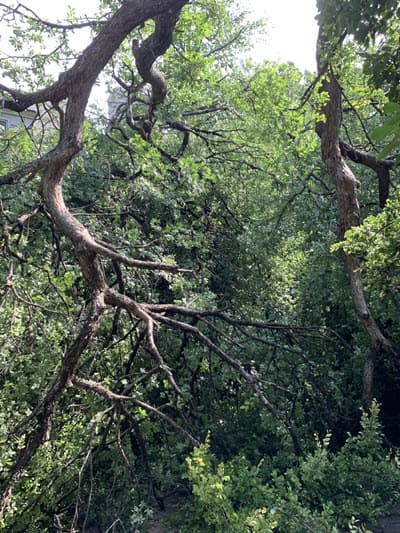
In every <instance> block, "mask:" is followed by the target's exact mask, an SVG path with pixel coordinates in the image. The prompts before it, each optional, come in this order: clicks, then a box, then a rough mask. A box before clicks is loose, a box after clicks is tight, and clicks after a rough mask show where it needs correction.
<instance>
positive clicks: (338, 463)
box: [184, 404, 400, 533]
mask: <svg viewBox="0 0 400 533" xmlns="http://www.w3.org/2000/svg"><path fill="white" fill-rule="evenodd" d="M378 414H379V409H378V406H377V404H373V406H372V408H371V412H370V414H366V413H363V414H362V417H361V431H360V433H359V434H358V435H356V436H351V435H349V437H348V439H347V441H346V443H345V445H344V446H343V447H342V449H341V450H339V451H338V452H337V453H332V452H330V451H329V435H328V436H327V437H326V438H325V439H323V441H318V440H317V445H316V449H315V451H314V452H313V453H310V454H308V455H306V456H305V457H303V458H302V459H301V460H300V461H299V463H298V465H296V466H293V467H291V468H289V469H287V470H286V471H285V472H284V473H283V474H279V473H277V472H273V474H272V476H271V478H270V479H269V480H265V479H262V475H261V469H260V468H259V466H257V467H254V466H251V465H250V464H249V463H248V462H247V461H246V460H245V459H244V458H236V459H235V460H233V461H230V462H229V463H226V464H224V463H219V464H217V461H216V459H215V457H214V456H213V455H212V453H211V452H210V442H209V439H207V441H206V443H205V444H204V445H202V446H200V447H199V448H196V449H195V450H194V452H193V454H192V456H191V457H190V458H188V459H187V464H188V472H189V479H190V481H191V484H192V492H193V498H194V502H193V508H192V509H191V515H192V517H191V519H190V523H188V524H187V525H186V527H187V529H186V530H184V531H193V532H204V531H214V532H216V533H219V532H221V533H222V532H226V531H229V532H232V533H234V532H238V533H239V532H240V533H243V532H245V531H249V532H260V533H269V532H278V531H279V532H285V533H292V532H293V533H300V532H302V531H304V532H310V531H314V532H315V533H321V532H326V533H328V532H329V533H334V532H338V531H343V530H344V531H364V530H363V529H362V526H357V525H355V524H356V523H358V524H362V523H364V522H365V521H369V522H371V521H372V522H373V521H374V520H375V519H376V518H378V517H379V516H383V515H385V514H387V513H389V512H390V511H391V510H392V509H393V508H394V507H396V506H397V505H399V503H400V470H399V468H398V459H397V458H396V457H394V458H393V457H389V455H388V454H387V451H386V450H385V449H384V447H383V445H382V436H381V429H380V424H379V420H378Z"/></svg>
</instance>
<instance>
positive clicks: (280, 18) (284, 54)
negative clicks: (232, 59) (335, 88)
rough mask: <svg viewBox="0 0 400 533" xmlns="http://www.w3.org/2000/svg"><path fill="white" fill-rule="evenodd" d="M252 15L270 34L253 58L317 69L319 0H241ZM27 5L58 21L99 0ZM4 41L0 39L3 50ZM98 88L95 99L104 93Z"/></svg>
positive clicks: (82, 38)
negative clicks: (69, 8)
mask: <svg viewBox="0 0 400 533" xmlns="http://www.w3.org/2000/svg"><path fill="white" fill-rule="evenodd" d="M239 2H240V3H241V5H242V6H243V9H244V10H246V11H248V12H249V18H250V19H253V20H256V19H262V20H264V21H265V22H266V28H267V31H266V34H263V35H262V36H260V37H258V38H256V39H255V41H254V49H253V51H252V53H251V57H252V58H253V59H255V60H257V61H262V60H264V59H267V60H274V61H282V62H286V61H292V62H293V63H294V64H295V65H296V66H297V67H298V68H299V69H300V70H302V71H304V70H311V71H314V70H315V43H316V39H317V24H316V21H315V15H316V0H239ZM22 3H23V4H25V5H27V6H28V7H29V8H30V9H32V10H33V11H35V12H36V13H37V14H38V15H39V16H40V17H43V18H45V19H48V20H51V21H54V20H56V19H62V18H63V16H64V15H65V13H66V10H67V6H71V7H73V8H74V9H75V10H76V13H77V14H78V15H81V16H84V15H87V16H89V17H90V16H91V15H92V14H93V13H94V11H95V10H96V7H97V5H98V0H56V1H55V2H53V3H52V8H51V10H49V3H48V0H25V1H22ZM75 39H76V40H75V44H76V46H77V47H78V46H79V47H80V48H81V49H83V48H84V47H85V46H87V44H89V33H88V31H83V30H82V31H80V32H76V38H75ZM1 48H2V43H1V41H0V49H1ZM101 92H102V89H101V88H97V89H95V95H94V100H95V101H97V103H99V100H101V99H102V98H103V99H104V96H102V94H101Z"/></svg>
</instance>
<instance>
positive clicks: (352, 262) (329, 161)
mask: <svg viewBox="0 0 400 533" xmlns="http://www.w3.org/2000/svg"><path fill="white" fill-rule="evenodd" d="M318 47H319V55H318V58H317V59H318V68H319V70H321V69H325V63H323V61H322V57H323V54H324V50H325V37H324V34H323V29H322V30H320V34H319V43H318ZM321 91H322V92H325V93H327V95H328V96H329V100H328V102H327V104H326V105H325V107H324V108H323V110H322V113H323V115H324V118H325V121H324V122H320V123H318V124H317V128H316V130H317V133H318V135H319V136H320V138H321V152H322V159H323V161H324V163H325V165H326V168H327V170H328V173H329V175H330V176H331V179H332V181H333V183H334V185H335V187H336V204H337V216H336V219H337V237H338V240H339V241H342V240H343V239H344V236H345V233H346V231H347V230H349V229H350V228H352V227H354V226H358V225H359V224H360V221H361V215H360V207H359V203H358V194H357V191H358V188H359V186H360V184H359V182H358V181H357V179H356V178H355V176H354V174H353V172H352V171H351V169H350V168H349V167H348V165H347V164H346V162H345V160H344V157H343V154H342V150H343V149H344V148H345V146H344V145H342V146H341V144H340V141H339V135H340V126H341V117H342V100H341V98H342V93H341V88H340V85H339V83H338V81H337V79H336V77H335V75H334V74H333V72H332V69H331V68H330V69H328V70H327V71H326V73H325V76H324V78H323V81H322V87H321ZM350 153H351V154H352V155H353V156H354V157H355V153H354V152H352V151H350V152H349V154H350ZM349 154H348V155H349ZM359 156H360V157H361V155H360V154H359ZM362 157H363V159H364V161H367V160H368V161H369V166H370V165H371V164H373V163H372V162H371V159H369V158H367V157H366V156H362ZM342 259H343V263H344V265H345V267H346V270H347V272H348V274H349V278H350V286H351V294H352V299H353V304H354V308H355V310H356V313H357V315H358V317H359V320H360V321H361V323H362V324H363V326H364V328H365V330H366V332H367V334H368V336H369V341H370V348H369V352H368V355H367V357H366V360H365V364H364V375H363V388H364V390H363V402H364V405H365V406H369V404H370V403H371V401H372V394H373V374H374V371H373V369H374V362H375V359H376V356H377V354H378V353H379V352H381V351H384V352H386V353H388V354H390V355H391V356H392V357H393V359H394V360H395V362H396V364H397V365H398V366H400V358H399V355H398V354H397V353H396V351H395V350H394V348H393V346H392V345H391V343H390V341H389V340H388V339H387V338H386V337H385V336H384V335H383V333H382V332H381V330H380V328H379V326H378V324H377V323H376V321H375V319H374V317H373V316H372V314H371V312H370V309H369V307H368V304H367V300H366V297H365V292H364V287H363V279H362V274H361V262H360V260H359V258H358V257H357V256H355V255H353V254H344V253H342Z"/></svg>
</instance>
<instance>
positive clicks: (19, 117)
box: [0, 108, 36, 130]
mask: <svg viewBox="0 0 400 533" xmlns="http://www.w3.org/2000/svg"><path fill="white" fill-rule="evenodd" d="M35 116H36V108H29V109H26V110H25V111H22V113H15V112H14V111H10V110H9V109H1V108H0V128H2V129H4V130H8V129H10V128H16V127H17V126H19V125H20V124H21V122H24V124H25V125H26V126H29V125H30V124H31V123H32V121H33V119H34V118H35Z"/></svg>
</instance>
